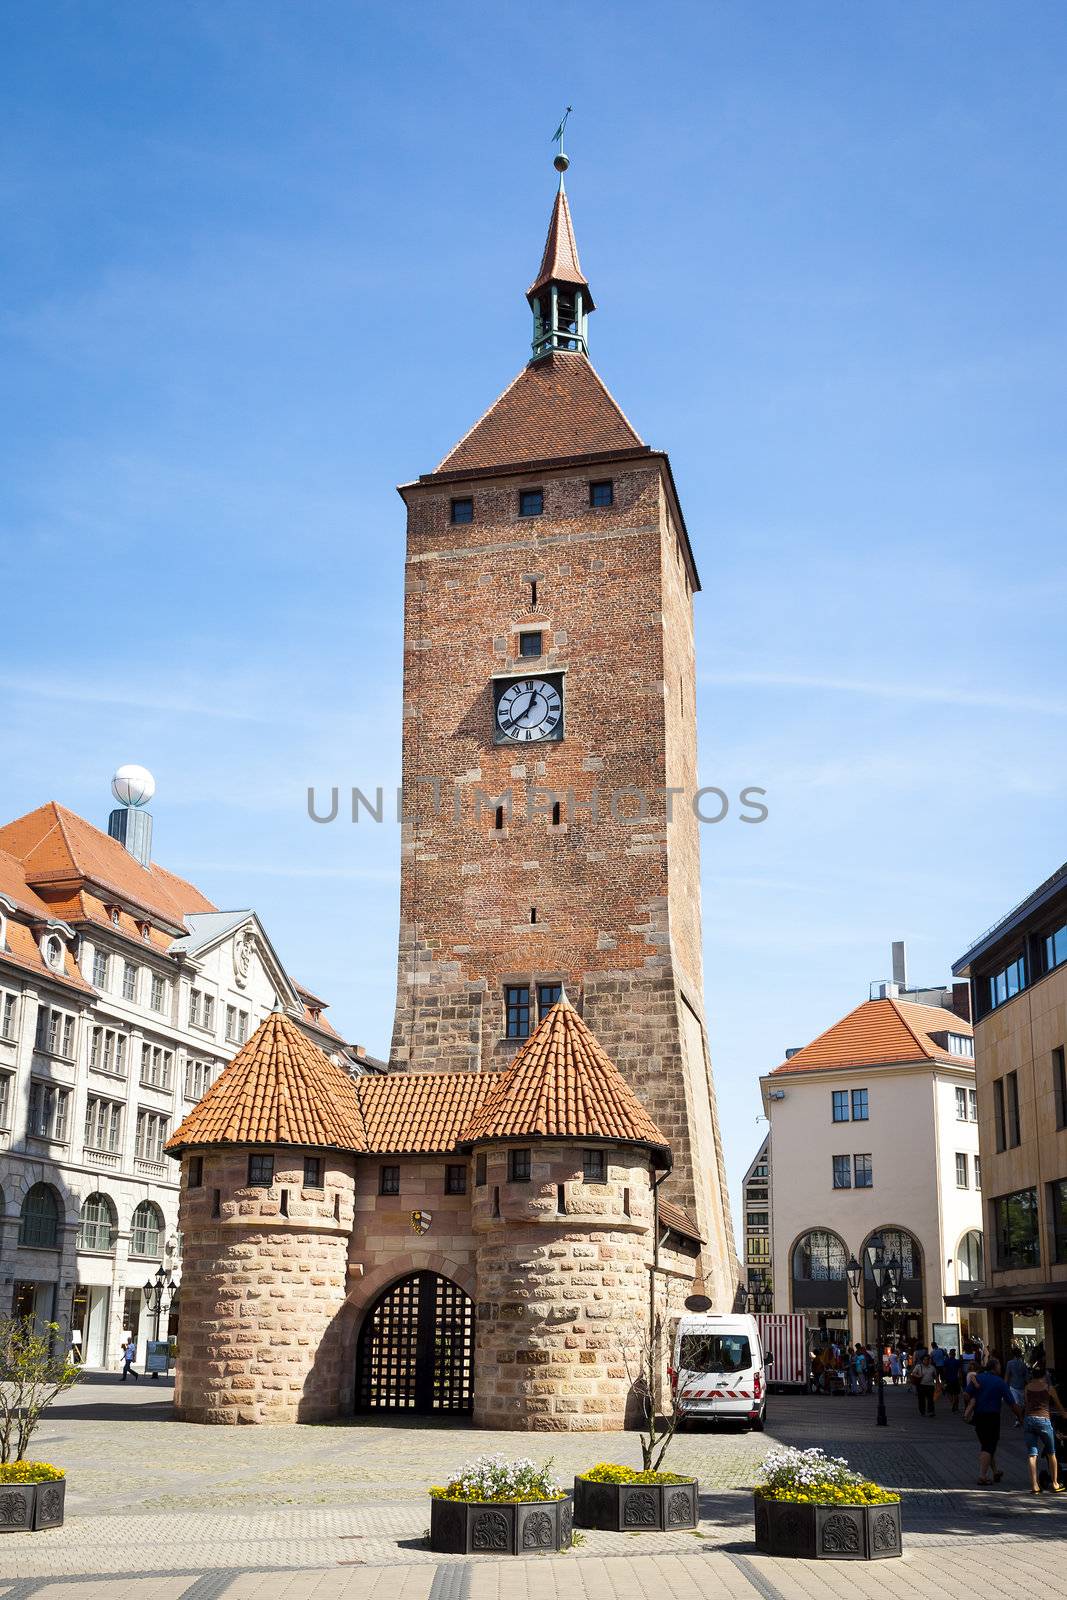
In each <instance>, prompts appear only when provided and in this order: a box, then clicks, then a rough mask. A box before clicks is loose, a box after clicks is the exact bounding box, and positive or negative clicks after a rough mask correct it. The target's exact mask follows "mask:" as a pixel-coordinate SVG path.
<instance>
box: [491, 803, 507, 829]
mask: <svg viewBox="0 0 1067 1600" xmlns="http://www.w3.org/2000/svg"><path fill="white" fill-rule="evenodd" d="M493 826H494V828H495V829H496V831H497V833H502V832H503V829H504V807H503V806H497V808H496V816H495V818H494V820H493Z"/></svg>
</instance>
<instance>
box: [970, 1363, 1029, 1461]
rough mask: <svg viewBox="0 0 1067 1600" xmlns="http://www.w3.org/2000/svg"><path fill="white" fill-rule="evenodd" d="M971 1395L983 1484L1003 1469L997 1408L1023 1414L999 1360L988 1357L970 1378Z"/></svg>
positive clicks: (1019, 1414)
mask: <svg viewBox="0 0 1067 1600" xmlns="http://www.w3.org/2000/svg"><path fill="white" fill-rule="evenodd" d="M971 1391H972V1396H973V1398H971V1399H969V1401H968V1404H969V1405H970V1409H971V1412H972V1415H973V1416H974V1431H975V1433H976V1434H977V1435H978V1482H979V1483H980V1484H982V1485H983V1487H984V1486H986V1485H988V1484H990V1483H999V1482H1000V1480H1001V1478H1003V1476H1004V1474H1003V1472H999V1471H998V1470H997V1445H998V1444H999V1443H1000V1408H1001V1406H1008V1407H1009V1408H1010V1409H1011V1410H1012V1411H1014V1412H1015V1415H1016V1416H1017V1417H1018V1416H1021V1415H1022V1406H1020V1405H1017V1404H1016V1401H1015V1396H1014V1395H1013V1394H1012V1392H1011V1390H1010V1389H1009V1388H1008V1385H1007V1384H1006V1383H1005V1382H1004V1379H1003V1378H1002V1377H1001V1375H1000V1362H999V1361H997V1360H996V1359H991V1360H989V1361H987V1362H986V1364H985V1367H984V1368H983V1369H982V1371H981V1372H979V1373H978V1375H977V1376H976V1377H975V1378H974V1379H972V1383H971Z"/></svg>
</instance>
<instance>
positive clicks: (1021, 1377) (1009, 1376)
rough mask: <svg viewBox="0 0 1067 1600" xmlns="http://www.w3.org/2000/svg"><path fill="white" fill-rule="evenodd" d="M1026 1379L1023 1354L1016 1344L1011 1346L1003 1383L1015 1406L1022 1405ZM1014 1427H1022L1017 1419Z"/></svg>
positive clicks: (1026, 1369) (1027, 1372)
mask: <svg viewBox="0 0 1067 1600" xmlns="http://www.w3.org/2000/svg"><path fill="white" fill-rule="evenodd" d="M1028 1377H1029V1369H1028V1367H1027V1365H1026V1362H1025V1360H1024V1359H1023V1353H1022V1351H1021V1350H1020V1349H1019V1346H1018V1345H1017V1344H1013V1345H1012V1347H1011V1351H1010V1353H1009V1355H1008V1364H1007V1366H1006V1367H1005V1368H1004V1382H1005V1383H1006V1384H1007V1385H1008V1388H1009V1389H1010V1390H1011V1392H1012V1394H1013V1396H1014V1398H1015V1404H1016V1405H1017V1406H1021V1405H1022V1403H1023V1390H1024V1389H1025V1388H1026V1380H1027V1378H1028ZM1015 1426H1016V1427H1017V1428H1021V1427H1022V1423H1021V1422H1020V1421H1019V1419H1018V1417H1016V1419H1015Z"/></svg>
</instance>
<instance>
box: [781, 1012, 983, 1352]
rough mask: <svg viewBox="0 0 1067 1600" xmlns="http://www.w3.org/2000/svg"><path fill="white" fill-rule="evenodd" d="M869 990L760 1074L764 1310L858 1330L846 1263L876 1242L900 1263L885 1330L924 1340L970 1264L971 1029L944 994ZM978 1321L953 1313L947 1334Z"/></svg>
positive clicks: (975, 1161) (833, 1328)
mask: <svg viewBox="0 0 1067 1600" xmlns="http://www.w3.org/2000/svg"><path fill="white" fill-rule="evenodd" d="M881 989H882V993H881V994H880V996H879V998H877V999H872V1000H867V1001H865V1002H864V1003H863V1004H862V1005H859V1006H857V1007H856V1009H855V1010H854V1011H851V1012H849V1014H848V1015H847V1016H845V1017H843V1018H841V1020H840V1021H838V1022H836V1023H834V1025H833V1026H832V1027H831V1028H829V1029H827V1031H826V1032H825V1033H823V1034H821V1035H820V1036H819V1037H818V1038H817V1039H815V1040H813V1041H812V1042H811V1043H810V1044H808V1045H806V1046H805V1047H804V1048H803V1049H801V1050H796V1051H792V1052H791V1053H790V1056H789V1059H787V1060H786V1061H784V1062H783V1063H782V1064H781V1066H779V1067H776V1068H775V1070H774V1071H773V1072H770V1073H768V1074H767V1075H766V1076H765V1077H763V1078H761V1079H760V1087H761V1091H762V1094H763V1105H764V1110H765V1111H766V1113H767V1115H768V1117H769V1118H770V1124H771V1133H770V1157H771V1162H772V1165H773V1171H774V1186H773V1189H772V1190H771V1201H772V1203H771V1238H772V1241H773V1244H772V1270H773V1281H774V1309H775V1311H800V1312H803V1313H804V1315H805V1317H806V1318H807V1320H808V1324H809V1327H810V1328H811V1329H812V1330H813V1333H815V1334H816V1336H827V1337H831V1336H836V1337H837V1338H839V1339H848V1340H855V1339H857V1338H862V1339H865V1340H872V1339H873V1338H874V1337H875V1328H874V1318H873V1316H871V1315H870V1314H868V1315H867V1316H866V1319H865V1317H864V1314H863V1313H862V1312H861V1311H860V1310H859V1308H858V1307H857V1305H856V1303H855V1301H854V1299H853V1298H852V1296H851V1295H850V1293H849V1287H848V1281H847V1274H846V1269H847V1265H848V1261H849V1259H850V1257H852V1256H855V1257H856V1259H857V1260H858V1261H861V1262H862V1261H863V1260H864V1251H865V1249H866V1247H867V1245H868V1244H869V1243H872V1242H874V1241H875V1240H877V1239H881V1240H882V1242H883V1244H884V1245H885V1249H886V1253H887V1255H888V1256H890V1257H891V1256H893V1255H896V1256H897V1257H898V1259H899V1261H900V1263H901V1267H902V1271H903V1280H904V1282H903V1292H904V1296H905V1299H906V1301H907V1306H906V1309H905V1310H904V1311H903V1313H902V1314H901V1318H900V1320H899V1321H898V1323H897V1329H896V1331H897V1332H898V1333H899V1335H900V1336H902V1337H904V1338H906V1339H913V1338H920V1339H925V1340H928V1339H930V1338H931V1337H933V1335H934V1324H935V1323H944V1322H956V1321H957V1320H958V1317H957V1313H956V1312H955V1311H951V1310H949V1308H948V1306H947V1300H948V1297H949V1296H950V1295H953V1294H955V1293H956V1291H957V1288H958V1286H959V1285H960V1283H961V1282H963V1283H970V1282H971V1281H973V1280H974V1279H975V1278H978V1277H980V1276H981V1270H982V1265H981V1263H982V1232H981V1229H982V1207H981V1194H980V1188H979V1185H980V1184H981V1181H982V1170H981V1162H980V1160H979V1152H978V1123H977V1106H976V1096H975V1083H974V1064H973V1061H972V1058H971V1051H972V1048H973V1041H972V1033H971V1025H970V1022H969V1021H967V1020H966V1019H965V1018H964V1017H963V1016H961V1015H958V1014H957V1013H956V1012H955V1011H953V1010H950V1009H948V1006H947V1005H945V1004H941V1005H931V1004H919V1003H916V1002H915V1001H914V1000H911V999H904V998H902V997H901V996H900V994H899V992H898V990H897V986H896V985H895V984H884V985H882V986H881ZM910 992H911V993H914V992H916V991H910ZM923 993H924V995H925V996H928V997H933V995H937V997H938V998H940V999H942V1000H944V1001H947V1002H949V1003H951V1002H952V999H953V996H952V992H951V991H929V990H927V991H923ZM957 999H958V1000H961V999H962V1001H963V1002H964V1003H965V1001H966V991H965V990H964V991H962V995H958V996H957ZM861 1292H862V1291H861ZM864 1298H868V1297H867V1296H864ZM870 1298H873V1296H871V1297H870ZM981 1331H982V1328H981V1325H980V1320H979V1319H977V1318H976V1315H975V1313H974V1312H973V1311H970V1310H968V1311H965V1312H964V1313H963V1317H962V1325H961V1327H960V1329H959V1337H960V1338H966V1337H968V1335H972V1334H975V1333H979V1332H981Z"/></svg>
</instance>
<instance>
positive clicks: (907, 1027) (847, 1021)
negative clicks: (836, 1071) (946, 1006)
mask: <svg viewBox="0 0 1067 1600" xmlns="http://www.w3.org/2000/svg"><path fill="white" fill-rule="evenodd" d="M971 1032H972V1029H971V1025H970V1023H969V1022H964V1020H963V1018H962V1017H957V1016H956V1014H955V1013H954V1012H952V1011H945V1010H943V1009H942V1008H941V1007H940V1006H920V1005H915V1004H913V1003H912V1002H910V1001H903V1000H865V1001H864V1002H863V1004H862V1005H858V1006H857V1007H856V1008H855V1010H854V1011H850V1012H849V1013H848V1015H847V1016H845V1017H842V1018H841V1020H840V1021H839V1022H835V1023H834V1025H833V1027H832V1028H827V1030H826V1032H825V1033H821V1034H820V1035H819V1037H818V1038H817V1039H813V1040H812V1042H811V1044H807V1045H805V1046H804V1048H803V1050H799V1051H798V1052H797V1054H796V1055H795V1056H793V1057H792V1058H791V1059H790V1060H789V1061H783V1062H782V1064H781V1066H779V1067H775V1069H774V1071H775V1072H776V1073H778V1072H812V1071H819V1070H821V1069H827V1068H831V1067H867V1066H879V1065H888V1064H890V1063H893V1064H896V1063H898V1062H908V1061H951V1062H953V1063H954V1064H956V1065H957V1066H958V1065H959V1064H960V1062H961V1061H962V1060H964V1059H965V1058H964V1057H961V1056H953V1055H950V1054H949V1053H948V1051H947V1050H943V1049H941V1047H940V1046H939V1045H936V1044H935V1043H934V1042H933V1040H932V1039H931V1038H930V1034H931V1033H961V1034H964V1035H966V1036H968V1037H969V1036H970V1035H971Z"/></svg>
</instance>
